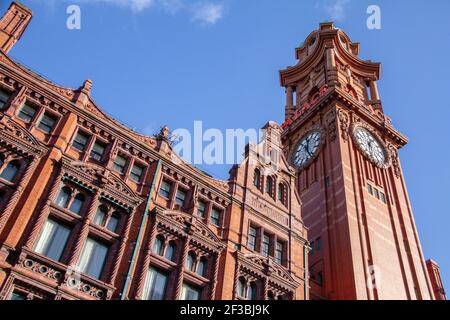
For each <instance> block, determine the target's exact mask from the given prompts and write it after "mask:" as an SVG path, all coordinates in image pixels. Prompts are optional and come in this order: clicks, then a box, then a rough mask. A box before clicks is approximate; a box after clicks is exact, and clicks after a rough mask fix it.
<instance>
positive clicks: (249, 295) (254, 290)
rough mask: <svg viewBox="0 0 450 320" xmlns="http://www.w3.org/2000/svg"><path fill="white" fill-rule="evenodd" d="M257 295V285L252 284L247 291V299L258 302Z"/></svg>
mask: <svg viewBox="0 0 450 320" xmlns="http://www.w3.org/2000/svg"><path fill="white" fill-rule="evenodd" d="M256 293H257V287H256V283H254V282H251V283H250V286H249V287H248V290H247V299H248V300H256Z"/></svg>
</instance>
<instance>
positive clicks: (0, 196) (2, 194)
mask: <svg viewBox="0 0 450 320" xmlns="http://www.w3.org/2000/svg"><path fill="white" fill-rule="evenodd" d="M5 194H6V191H5V190H0V206H1V205H2V204H3V201H4V200H5V199H4V198H5Z"/></svg>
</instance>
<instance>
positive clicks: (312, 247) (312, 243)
mask: <svg viewBox="0 0 450 320" xmlns="http://www.w3.org/2000/svg"><path fill="white" fill-rule="evenodd" d="M309 245H310V247H311V248H310V250H309V254H310V255H313V254H314V245H315V243H314V241H311V242H310V244H309Z"/></svg>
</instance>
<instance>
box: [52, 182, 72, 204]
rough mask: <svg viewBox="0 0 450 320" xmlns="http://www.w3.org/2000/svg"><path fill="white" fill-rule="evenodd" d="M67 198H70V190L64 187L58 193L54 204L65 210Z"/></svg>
mask: <svg viewBox="0 0 450 320" xmlns="http://www.w3.org/2000/svg"><path fill="white" fill-rule="evenodd" d="M69 198H70V189H69V188H67V187H64V188H62V189H61V191H60V192H59V194H58V197H57V198H56V202H55V203H56V205H57V206H58V207H61V208H67V206H68V205H69Z"/></svg>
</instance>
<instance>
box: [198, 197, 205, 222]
mask: <svg viewBox="0 0 450 320" xmlns="http://www.w3.org/2000/svg"><path fill="white" fill-rule="evenodd" d="M205 213H206V203H205V202H204V201H199V202H198V207H197V215H198V216H199V217H200V218H204V217H205Z"/></svg>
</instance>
